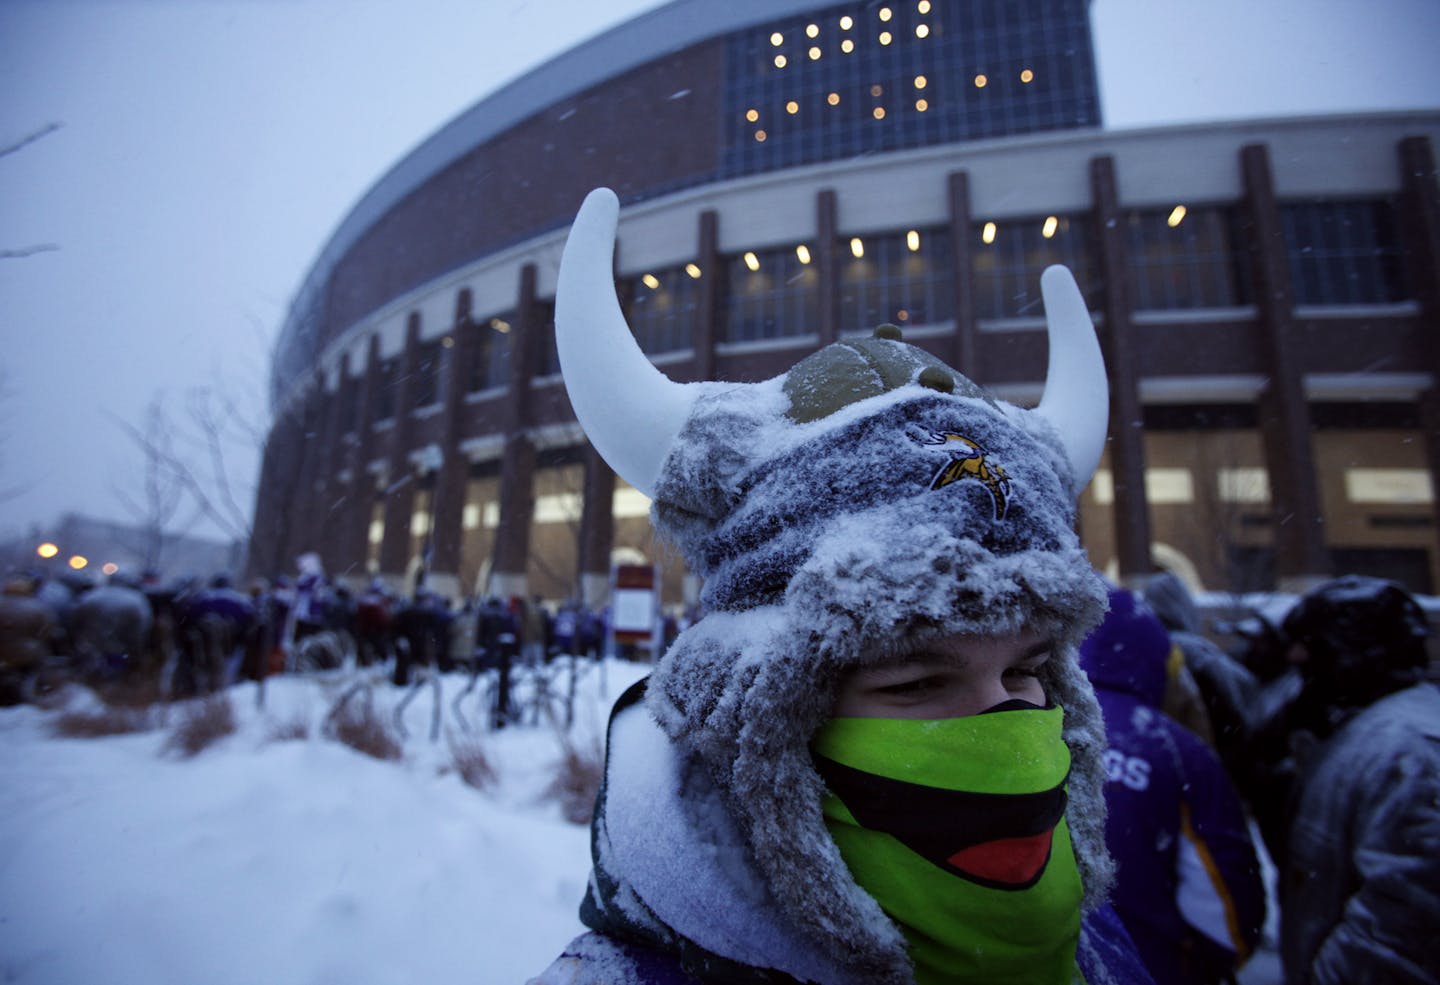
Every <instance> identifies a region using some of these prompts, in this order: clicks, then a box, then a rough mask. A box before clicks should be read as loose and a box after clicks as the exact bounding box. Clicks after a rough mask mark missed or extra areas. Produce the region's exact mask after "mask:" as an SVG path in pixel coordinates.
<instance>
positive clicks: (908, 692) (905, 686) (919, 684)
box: [875, 677, 942, 698]
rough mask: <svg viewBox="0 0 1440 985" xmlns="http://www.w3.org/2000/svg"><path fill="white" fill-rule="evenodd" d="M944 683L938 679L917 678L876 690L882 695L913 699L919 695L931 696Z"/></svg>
mask: <svg viewBox="0 0 1440 985" xmlns="http://www.w3.org/2000/svg"><path fill="white" fill-rule="evenodd" d="M941 684H942V681H941V680H940V678H938V677H917V678H915V679H914V680H910V681H897V682H896V683H894V684H886V685H885V686H883V687H878V688H876V689H875V690H876V691H878V692H879V693H880V694H888V695H891V696H892V697H897V698H912V697H916V696H917V695H924V694H929V693H930V692H932V691H934V690H936V689H938V688H939V687H940V686H941Z"/></svg>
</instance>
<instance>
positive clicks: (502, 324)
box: [490, 318, 510, 335]
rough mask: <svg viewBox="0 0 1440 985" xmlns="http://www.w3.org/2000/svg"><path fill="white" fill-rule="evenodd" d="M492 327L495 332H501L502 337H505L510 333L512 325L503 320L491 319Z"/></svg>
mask: <svg viewBox="0 0 1440 985" xmlns="http://www.w3.org/2000/svg"><path fill="white" fill-rule="evenodd" d="M490 327H491V328H493V329H495V331H497V332H499V333H500V334H501V335H505V334H506V333H508V332H509V331H510V323H509V322H508V321H506V320H505V319H503V318H492V319H490Z"/></svg>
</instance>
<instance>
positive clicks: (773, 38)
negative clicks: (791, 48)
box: [770, 31, 785, 48]
mask: <svg viewBox="0 0 1440 985" xmlns="http://www.w3.org/2000/svg"><path fill="white" fill-rule="evenodd" d="M770 43H771V44H773V45H774V46H775V47H777V48H778V47H780V46H781V45H782V44H784V43H785V35H783V34H781V33H780V32H779V31H776V32H775V33H774V34H772V35H770Z"/></svg>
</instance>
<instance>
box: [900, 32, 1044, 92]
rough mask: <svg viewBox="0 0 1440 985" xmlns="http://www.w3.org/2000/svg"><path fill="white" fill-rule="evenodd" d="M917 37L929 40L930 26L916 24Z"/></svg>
mask: <svg viewBox="0 0 1440 985" xmlns="http://www.w3.org/2000/svg"><path fill="white" fill-rule="evenodd" d="M915 36H916V37H917V38H928V37H929V36H930V25H929V24H916V25H915ZM1026 81H1027V82H1028V81H1029V80H1028V79H1027V80H1026Z"/></svg>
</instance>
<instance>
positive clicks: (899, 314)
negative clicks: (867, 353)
mask: <svg viewBox="0 0 1440 985" xmlns="http://www.w3.org/2000/svg"><path fill="white" fill-rule="evenodd" d="M855 239H857V240H858V241H859V244H860V252H861V256H859V257H856V256H855V255H854V254H855V252H856V250H855V249H854V246H853V243H852V242H851V241H848V240H847V242H846V243H845V244H842V248H841V250H842V252H841V258H842V259H841V263H840V319H841V323H840V330H841V332H866V333H868V332H869V331H870V330H871V329H873V328H874V327H875V326H876V325H880V324H883V323H885V322H890V323H892V324H896V325H900V326H902V327H903V326H906V325H932V324H936V323H939V322H947V321H950V320H951V319H953V318H954V316H955V311H954V273H953V267H954V264H953V261H952V256H953V254H952V252H951V249H950V237H949V235H948V234H947V233H946V232H945V231H944V230H940V229H924V230H918V229H917V230H905V231H902V232H890V233H882V234H875V235H869V236H860V237H855ZM912 247H913V248H912Z"/></svg>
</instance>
